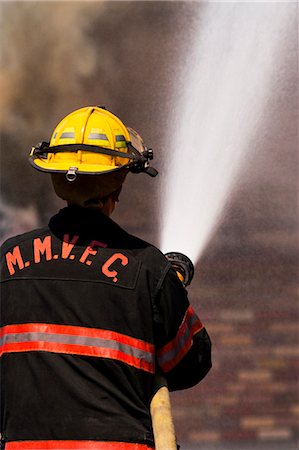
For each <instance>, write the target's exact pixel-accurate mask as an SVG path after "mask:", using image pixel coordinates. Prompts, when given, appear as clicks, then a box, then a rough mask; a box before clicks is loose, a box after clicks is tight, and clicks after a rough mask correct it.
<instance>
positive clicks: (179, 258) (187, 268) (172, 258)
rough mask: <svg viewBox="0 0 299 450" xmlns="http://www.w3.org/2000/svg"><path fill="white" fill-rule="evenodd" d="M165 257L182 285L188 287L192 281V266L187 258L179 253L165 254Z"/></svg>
mask: <svg viewBox="0 0 299 450" xmlns="http://www.w3.org/2000/svg"><path fill="white" fill-rule="evenodd" d="M165 257H166V258H167V259H168V261H169V262H170V263H171V265H172V267H173V268H174V270H175V271H176V273H177V275H178V277H179V279H180V280H181V282H182V283H183V285H184V286H185V287H187V286H189V285H190V284H191V281H192V279H193V275H194V266H193V263H192V261H191V260H190V259H189V258H188V256H186V255H183V253H179V252H169V253H165Z"/></svg>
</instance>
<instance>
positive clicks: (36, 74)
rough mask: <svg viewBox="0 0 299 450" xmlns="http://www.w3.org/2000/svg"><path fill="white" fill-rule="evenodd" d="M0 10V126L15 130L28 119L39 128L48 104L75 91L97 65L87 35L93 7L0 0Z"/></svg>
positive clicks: (47, 109) (45, 116)
mask: <svg viewBox="0 0 299 450" xmlns="http://www.w3.org/2000/svg"><path fill="white" fill-rule="evenodd" d="M101 8H102V7H101V3H99V4H98V7H97V12H98V13H99V12H100V11H101ZM1 10H2V31H1V38H2V44H1V51H2V65H1V85H2V92H4V95H3V96H1V109H2V111H3V112H4V113H2V116H1V122H0V125H1V127H2V128H4V129H5V130H7V129H10V130H16V127H22V126H25V125H27V122H28V120H29V119H30V120H32V121H33V122H31V123H30V125H31V127H32V128H31V129H34V128H36V127H37V128H39V129H42V128H43V126H44V120H45V119H46V118H47V116H48V115H49V109H50V111H51V109H52V105H57V104H58V105H61V104H63V102H64V101H65V99H66V98H69V97H70V95H74V93H76V91H79V90H80V82H81V80H82V78H84V77H87V76H88V75H90V74H91V73H92V71H93V70H94V68H95V64H96V53H95V49H94V47H93V46H91V45H89V41H88V35H87V34H86V29H87V28H88V25H89V24H90V23H92V17H93V16H92V14H93V13H94V10H93V8H92V5H91V3H88V2H75V3H73V4H71V5H70V4H68V3H67V2H46V3H36V2H4V3H3V2H2V3H1ZM29 99H30V101H29ZM37 112H38V113H39V114H37Z"/></svg>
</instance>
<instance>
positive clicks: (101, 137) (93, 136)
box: [88, 133, 108, 141]
mask: <svg viewBox="0 0 299 450" xmlns="http://www.w3.org/2000/svg"><path fill="white" fill-rule="evenodd" d="M88 139H99V140H101V141H108V138H107V136H106V134H101V133H89V135H88Z"/></svg>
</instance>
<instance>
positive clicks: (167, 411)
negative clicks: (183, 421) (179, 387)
mask: <svg viewBox="0 0 299 450" xmlns="http://www.w3.org/2000/svg"><path fill="white" fill-rule="evenodd" d="M150 411H151V417H152V425H153V431H154V439H155V449H156V450H177V445H176V437H175V430H174V424H173V419H172V413H171V404H170V398H169V391H168V388H167V387H166V386H163V387H161V388H160V389H159V390H158V391H157V392H156V394H155V395H154V397H153V398H152V401H151V406H150Z"/></svg>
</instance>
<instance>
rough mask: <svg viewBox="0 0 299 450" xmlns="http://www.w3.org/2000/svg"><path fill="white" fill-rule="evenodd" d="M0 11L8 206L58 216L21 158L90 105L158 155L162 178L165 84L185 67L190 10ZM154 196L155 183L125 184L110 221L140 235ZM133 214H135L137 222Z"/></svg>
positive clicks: (14, 6)
mask: <svg viewBox="0 0 299 450" xmlns="http://www.w3.org/2000/svg"><path fill="white" fill-rule="evenodd" d="M0 8H1V13H2V29H1V52H2V66H1V69H0V82H1V90H2V93H4V95H2V96H1V110H2V115H1V118H0V125H1V130H2V136H1V197H2V198H3V199H4V200H5V202H6V203H8V204H10V205H15V207H17V208H18V207H25V206H27V205H28V206H31V205H34V207H35V208H36V210H37V211H38V216H39V218H40V222H41V223H43V222H45V221H47V219H48V217H49V215H51V214H52V213H53V212H55V211H56V210H57V207H60V206H61V202H59V201H58V200H57V199H55V196H54V194H53V190H52V187H51V183H50V181H49V178H48V177H47V175H45V174H39V173H37V172H36V171H33V170H32V168H31V167H30V166H29V165H28V162H27V156H28V153H29V151H30V148H31V146H32V145H35V144H36V143H37V142H40V141H42V140H48V139H49V138H50V135H51V133H52V131H53V129H54V128H55V126H56V125H57V123H58V122H59V121H60V120H61V118H62V117H64V116H65V115H66V114H68V113H69V112H71V111H73V110H74V109H76V108H79V107H82V106H86V105H89V104H98V105H105V106H106V107H107V108H108V109H110V110H111V111H113V112H114V113H115V114H117V115H118V116H119V117H121V118H122V120H123V121H124V122H125V123H126V124H127V125H128V126H132V127H133V128H134V129H137V130H138V131H139V132H140V134H141V135H142V136H143V138H144V140H145V142H146V144H147V145H148V146H150V147H152V148H153V149H154V153H155V165H157V166H158V168H159V164H160V161H161V160H162V159H163V152H162V150H161V141H162V138H163V137H164V133H165V130H166V124H167V122H168V119H167V114H168V105H169V102H170V96H171V91H172V86H171V79H172V78H173V77H174V76H175V73H176V69H177V66H178V61H180V63H181V62H182V61H183V60H184V58H183V57H182V55H180V52H179V45H178V44H179V42H180V41H181V39H182V35H185V34H186V32H187V31H186V30H187V29H188V26H189V25H190V23H191V22H192V20H191V17H192V13H193V10H194V5H193V4H187V3H184V2H182V3H180V2H179V3H177V2H114V1H113V2H88V1H86V2H85V1H81V2H59V1H58V2H56V1H55V2H30V1H25V2H14V1H12V2H0ZM161 176H163V174H161ZM126 191H127V193H128V194H127V195H126ZM148 193H150V195H148ZM157 195H158V194H157V182H156V181H153V180H149V177H146V176H142V175H140V176H136V177H133V176H132V177H128V180H127V182H126V185H125V189H124V190H123V194H122V198H121V200H122V201H121V204H120V207H119V208H118V211H117V212H116V216H115V217H116V220H122V219H124V220H125V222H126V223H127V224H128V225H129V227H131V230H132V232H140V233H141V234H142V233H146V231H145V230H146V229H147V231H148V230H149V228H150V227H151V224H150V223H149V220H148V214H147V211H148V209H151V208H152V205H153V204H154V203H155V202H156V196H157ZM132 204H135V205H136V208H138V210H139V211H140V217H139V219H138V221H137V220H136V216H135V215H134V214H132V213H131V208H132ZM152 225H154V226H155V222H154V218H153V224H152Z"/></svg>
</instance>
